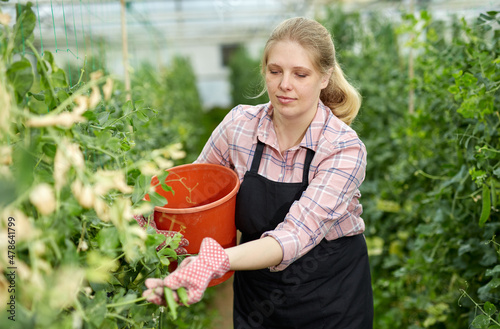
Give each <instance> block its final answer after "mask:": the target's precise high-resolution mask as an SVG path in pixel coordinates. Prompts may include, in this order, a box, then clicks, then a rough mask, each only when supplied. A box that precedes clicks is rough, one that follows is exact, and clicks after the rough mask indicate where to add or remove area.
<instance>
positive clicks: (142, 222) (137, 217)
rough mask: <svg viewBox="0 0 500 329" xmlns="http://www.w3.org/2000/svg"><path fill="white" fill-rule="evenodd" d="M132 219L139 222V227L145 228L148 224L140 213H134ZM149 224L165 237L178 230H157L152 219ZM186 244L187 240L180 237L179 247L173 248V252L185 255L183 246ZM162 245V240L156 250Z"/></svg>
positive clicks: (173, 234)
mask: <svg viewBox="0 0 500 329" xmlns="http://www.w3.org/2000/svg"><path fill="white" fill-rule="evenodd" d="M134 219H135V220H136V221H137V224H139V226H140V227H142V228H143V229H146V226H147V225H148V221H147V220H146V219H145V218H144V216H142V215H135V216H134ZM149 226H151V227H152V228H154V229H155V231H156V233H158V234H163V235H164V236H166V237H167V238H173V237H174V236H175V235H176V234H177V233H179V232H176V231H164V230H159V229H158V228H157V227H156V223H155V221H154V220H151V221H149ZM188 245H189V241H188V240H186V239H185V238H184V237H182V239H181V242H180V243H179V247H178V248H177V249H175V252H176V253H177V255H185V254H187V250H186V249H185V248H184V247H186V246H188ZM163 247H165V241H164V242H162V243H161V244H160V245H159V246H158V247H157V248H156V250H160V249H162V248H163Z"/></svg>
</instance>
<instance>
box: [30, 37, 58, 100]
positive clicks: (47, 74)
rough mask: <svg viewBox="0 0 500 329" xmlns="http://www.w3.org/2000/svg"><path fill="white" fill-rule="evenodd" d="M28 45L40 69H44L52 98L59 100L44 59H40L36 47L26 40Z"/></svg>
mask: <svg viewBox="0 0 500 329" xmlns="http://www.w3.org/2000/svg"><path fill="white" fill-rule="evenodd" d="M26 44H27V45H28V47H29V48H30V49H31V50H32V51H33V53H34V54H35V57H36V59H37V60H38V62H39V63H40V67H41V69H42V72H43V75H44V76H45V79H47V84H48V85H49V89H50V94H51V95H52V98H53V99H57V96H56V92H55V90H54V86H52V80H51V78H50V76H49V72H47V69H46V68H45V65H44V62H43V58H42V57H40V54H39V53H38V51H37V50H36V48H35V46H33V44H32V43H31V41H29V40H26Z"/></svg>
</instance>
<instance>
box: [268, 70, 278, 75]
mask: <svg viewBox="0 0 500 329" xmlns="http://www.w3.org/2000/svg"><path fill="white" fill-rule="evenodd" d="M269 73H271V74H279V73H280V71H278V70H269Z"/></svg>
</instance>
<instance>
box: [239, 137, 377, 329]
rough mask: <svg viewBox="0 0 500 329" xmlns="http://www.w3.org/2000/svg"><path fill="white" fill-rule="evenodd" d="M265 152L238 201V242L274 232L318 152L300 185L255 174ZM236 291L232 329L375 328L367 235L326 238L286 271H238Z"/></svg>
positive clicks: (308, 159)
mask: <svg viewBox="0 0 500 329" xmlns="http://www.w3.org/2000/svg"><path fill="white" fill-rule="evenodd" d="M263 150H264V144H263V143H262V142H260V141H259V142H258V144H257V148H256V150H255V154H254V158H253V161H252V165H251V168H250V170H249V171H247V172H246V173H245V177H244V179H243V182H242V183H241V186H240V190H239V192H238V196H237V198H236V218H235V220H236V227H237V228H238V230H240V231H241V233H242V237H241V242H240V243H244V242H248V241H252V240H255V239H258V238H260V236H261V235H262V233H264V232H266V231H269V230H273V229H274V228H275V227H276V226H277V225H278V224H279V223H281V222H282V221H283V220H284V218H285V216H286V214H287V213H288V211H289V209H290V206H291V205H292V204H293V202H294V201H296V200H298V199H299V198H300V197H301V195H302V193H303V192H304V191H305V189H306V188H307V186H308V173H309V168H310V164H311V161H312V158H313V157H314V151H312V150H310V149H308V150H307V155H306V160H305V162H304V171H303V176H302V182H300V183H281V182H275V181H271V180H269V179H267V178H265V177H263V176H260V175H259V174H258V173H257V172H258V169H259V166H260V160H261V158H262V153H263ZM233 288H234V311H233V322H234V329H250V328H266V329H270V328H283V329H284V328H287V329H290V328H301V329H304V328H311V329H312V328H314V329H321V328H324V329H326V328H332V329H344V328H345V329H347V328H353V329H354V328H355V329H358V328H359V329H365V328H368V329H369V328H372V322H373V297H372V288H371V277H370V268H369V263H368V254H367V248H366V243H365V239H364V236H363V235H356V236H352V237H343V238H340V239H337V240H332V241H328V240H326V239H323V240H322V241H321V242H320V243H319V244H318V245H317V246H315V247H314V248H313V249H312V250H310V251H309V252H308V253H307V254H306V255H304V256H302V257H301V258H299V259H297V260H296V261H294V262H293V263H292V264H291V265H290V266H288V267H287V268H286V269H285V270H283V271H279V272H271V271H270V270H269V269H261V270H255V271H237V272H235V276H234V284H233Z"/></svg>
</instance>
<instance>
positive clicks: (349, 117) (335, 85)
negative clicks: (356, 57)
mask: <svg viewBox="0 0 500 329" xmlns="http://www.w3.org/2000/svg"><path fill="white" fill-rule="evenodd" d="M320 99H321V101H322V102H323V104H325V105H326V106H328V107H329V108H330V109H331V111H332V113H333V114H334V115H335V116H336V117H337V118H339V119H340V120H342V121H343V122H344V123H346V124H347V125H350V124H351V123H352V121H353V120H354V118H355V117H356V116H357V115H358V112H359V108H360V107H361V95H360V94H359V92H358V91H357V90H356V88H354V87H353V86H352V85H351V84H350V83H349V82H348V81H347V79H346V77H345V76H344V72H343V71H342V69H341V68H340V65H339V64H338V63H337V62H335V64H334V67H333V71H332V75H331V76H330V82H329V83H328V86H327V87H326V88H325V89H323V90H321V94H320Z"/></svg>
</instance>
